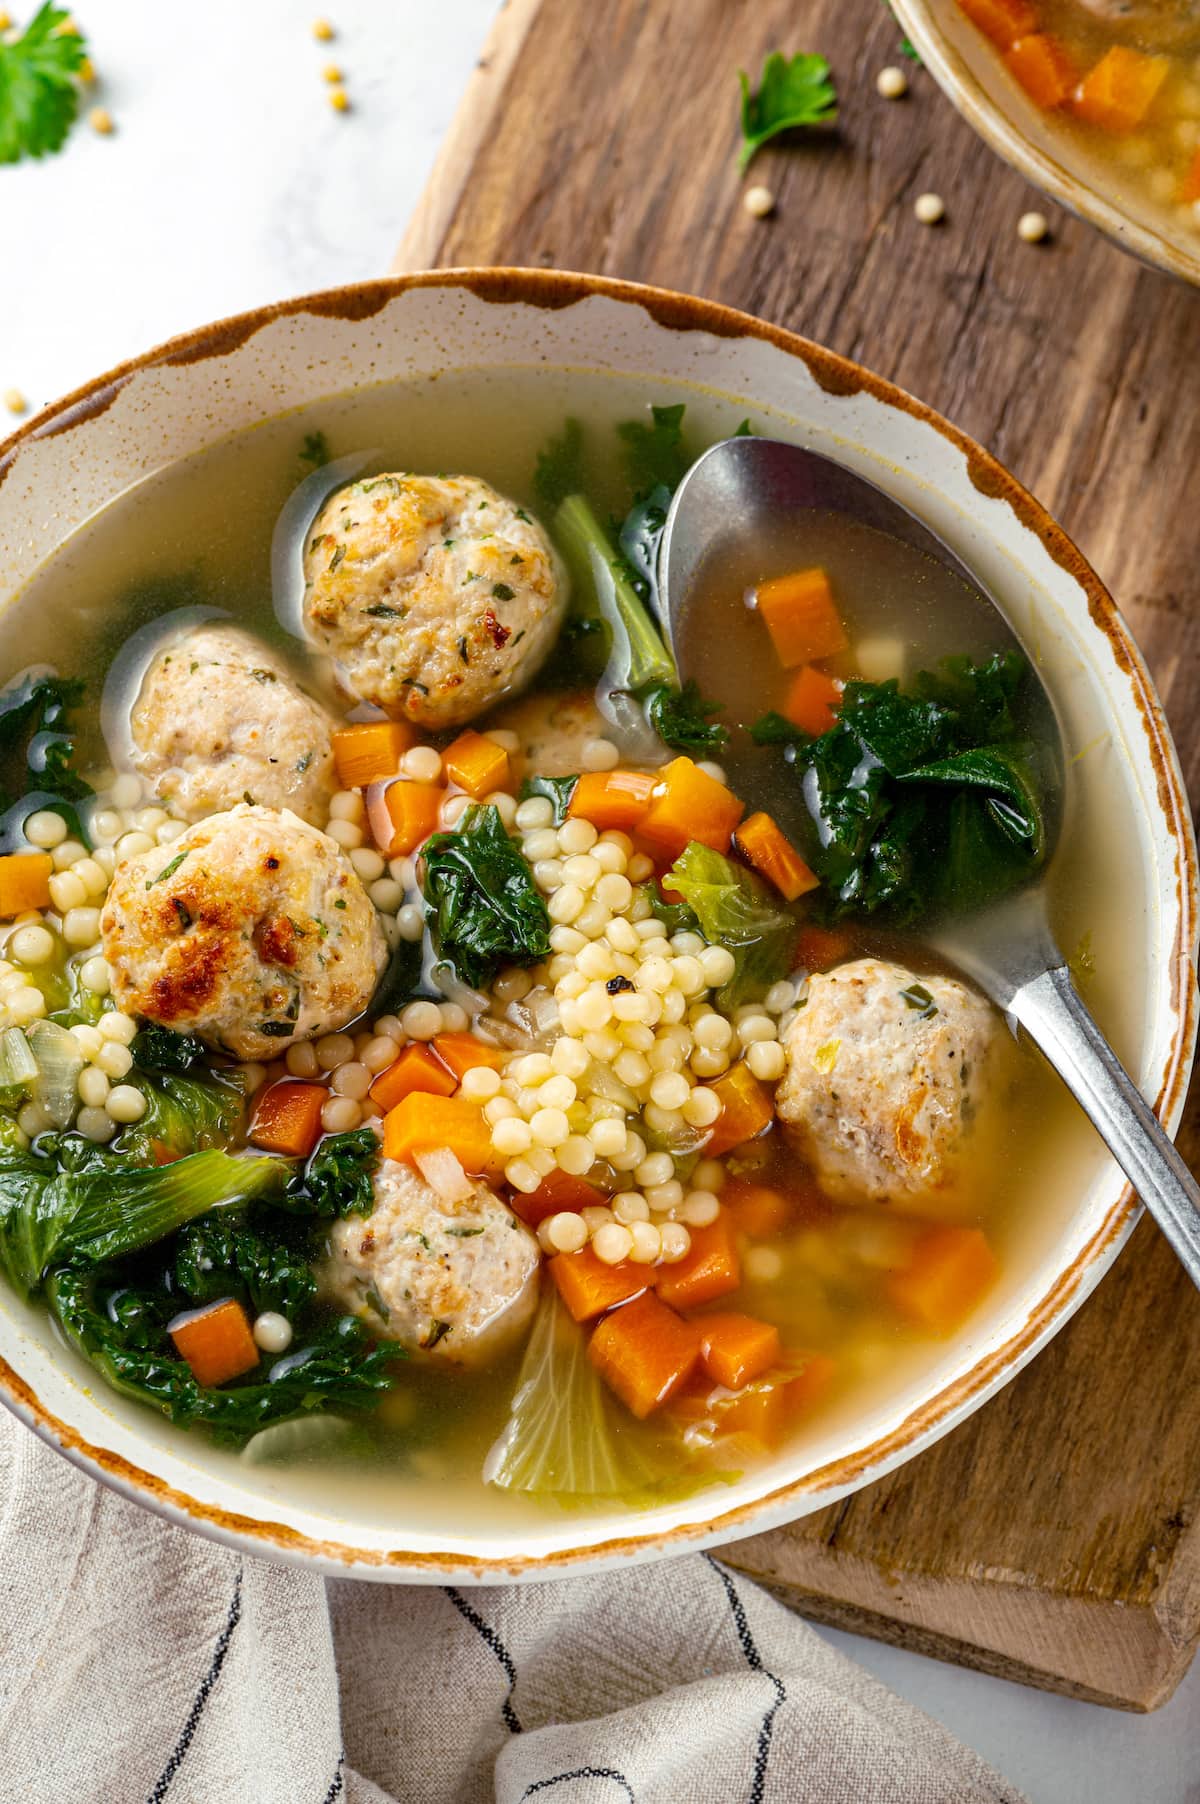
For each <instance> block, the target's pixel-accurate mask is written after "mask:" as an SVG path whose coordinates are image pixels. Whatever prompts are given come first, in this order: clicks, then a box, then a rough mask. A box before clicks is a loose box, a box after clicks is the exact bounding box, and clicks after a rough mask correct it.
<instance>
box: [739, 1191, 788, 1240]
mask: <svg viewBox="0 0 1200 1804" xmlns="http://www.w3.org/2000/svg"><path fill="white" fill-rule="evenodd" d="M721 1207H722V1209H728V1210H729V1212H730V1214H731V1215H732V1216H733V1220H734V1225H735V1227H736V1228H737V1229H738V1230H739V1232H740V1233H742V1234H749V1236H750V1238H751V1240H770V1239H771V1238H772V1236H773V1235H776V1234H782V1233H783V1231H784V1229H785V1228H787V1227H790V1226H791V1223H792V1221H793V1220H794V1219H795V1213H796V1212H795V1209H794V1208H793V1206H792V1203H791V1201H790V1200H789V1198H788V1197H787V1196H786V1195H785V1194H784V1192H783V1191H782V1190H776V1189H775V1188H774V1187H773V1186H772V1185H770V1184H755V1183H753V1182H752V1181H751V1180H750V1179H749V1178H726V1180H725V1182H724V1184H722V1186H721Z"/></svg>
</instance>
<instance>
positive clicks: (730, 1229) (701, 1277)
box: [654, 1211, 742, 1309]
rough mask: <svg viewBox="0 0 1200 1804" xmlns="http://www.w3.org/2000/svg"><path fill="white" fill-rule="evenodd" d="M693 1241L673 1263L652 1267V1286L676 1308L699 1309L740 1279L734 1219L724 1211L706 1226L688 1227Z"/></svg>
mask: <svg viewBox="0 0 1200 1804" xmlns="http://www.w3.org/2000/svg"><path fill="white" fill-rule="evenodd" d="M688 1232H689V1233H690V1234H691V1237H692V1244H691V1246H690V1247H689V1248H688V1250H687V1252H686V1253H685V1254H684V1256H683V1258H682V1259H680V1260H679V1261H678V1262H677V1263H676V1264H675V1265H659V1266H656V1267H655V1268H654V1288H655V1290H657V1292H658V1294H659V1296H660V1297H661V1298H662V1300H663V1302H664V1303H670V1304H672V1305H673V1306H674V1307H675V1308H676V1309H699V1308H700V1306H701V1304H702V1303H713V1302H715V1301H716V1299H717V1298H718V1297H723V1296H725V1295H726V1294H727V1292H729V1291H731V1290H736V1289H737V1287H738V1285H739V1284H740V1283H741V1281H742V1271H741V1264H740V1262H739V1260H738V1255H737V1246H736V1244H735V1236H734V1226H733V1220H732V1218H731V1217H730V1216H728V1215H726V1214H725V1212H724V1211H722V1212H721V1214H720V1215H718V1217H717V1219H716V1221H714V1222H710V1223H709V1225H708V1226H707V1227H706V1228H690V1229H689V1230H688Z"/></svg>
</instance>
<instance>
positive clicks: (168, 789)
mask: <svg viewBox="0 0 1200 1804" xmlns="http://www.w3.org/2000/svg"><path fill="white" fill-rule="evenodd" d="M130 726H131V729H132V733H133V745H134V752H133V762H134V765H135V766H136V768H137V769H138V770H139V771H140V772H141V773H142V775H143V776H144V777H147V778H148V779H149V780H150V782H151V783H153V785H154V788H155V792H156V793H157V794H158V795H159V796H161V797H162V799H163V801H164V802H169V803H170V804H171V806H172V808H173V809H174V810H175V811H176V812H177V813H179V814H182V815H186V817H187V818H188V819H189V820H199V819H200V818H201V817H202V816H203V815H206V814H215V813H216V812H217V811H218V810H219V809H223V808H232V807H234V806H235V805H236V804H237V803H238V802H260V803H262V805H263V806H264V807H266V808H290V809H292V811H293V812H294V813H295V814H299V815H301V816H302V817H303V819H305V820H309V821H318V820H323V819H324V818H325V815H326V812H327V810H326V804H327V802H328V800H329V797H330V795H331V794H332V792H333V789H334V787H335V779H334V767H333V750H332V747H331V745H330V741H329V733H330V722H329V717H328V715H327V714H326V712H325V710H324V708H322V707H321V706H320V705H319V704H318V703H317V702H315V701H313V700H312V698H311V697H310V696H307V695H305V693H304V691H303V690H302V689H300V688H299V687H298V686H297V683H296V680H295V678H294V677H293V675H292V673H291V671H290V670H289V669H288V667H287V665H286V664H284V663H283V662H282V660H281V659H280V658H278V657H277V656H276V655H275V653H274V652H273V651H269V650H268V649H267V647H266V646H265V645H263V644H262V643H261V641H260V640H258V639H256V638H255V637H254V635H253V634H252V633H248V632H245V631H243V629H242V628H241V627H236V626H227V625H225V624H224V623H223V622H211V623H209V624H206V625H203V626H198V627H196V628H194V629H193V631H191V632H190V633H189V634H188V635H187V636H186V638H183V639H180V640H176V641H175V642H174V643H172V644H169V645H166V646H164V648H163V650H162V651H160V652H159V654H158V656H157V657H156V658H155V659H154V662H153V663H152V664H151V666H150V668H149V670H148V671H147V672H146V675H145V677H144V678H143V681H142V687H141V691H140V693H139V695H138V698H137V701H136V702H135V703H134V706H133V713H132V715H131V717H130Z"/></svg>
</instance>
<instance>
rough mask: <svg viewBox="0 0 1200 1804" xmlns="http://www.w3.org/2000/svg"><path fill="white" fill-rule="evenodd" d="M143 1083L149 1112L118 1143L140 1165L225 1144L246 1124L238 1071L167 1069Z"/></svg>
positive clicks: (123, 1151) (123, 1129)
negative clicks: (198, 1073)
mask: <svg viewBox="0 0 1200 1804" xmlns="http://www.w3.org/2000/svg"><path fill="white" fill-rule="evenodd" d="M139 1087H140V1089H141V1092H142V1094H143V1096H144V1097H145V1098H146V1113H145V1114H144V1115H143V1116H142V1118H141V1120H140V1121H135V1122H133V1123H132V1124H131V1125H130V1126H129V1127H126V1128H122V1130H121V1134H120V1138H119V1139H118V1141H117V1142H116V1145H117V1147H118V1150H119V1151H120V1152H121V1153H123V1154H124V1155H125V1156H126V1157H127V1158H133V1159H135V1160H137V1161H138V1162H139V1163H142V1164H154V1163H155V1162H156V1161H158V1160H161V1159H162V1158H163V1156H164V1155H166V1156H168V1157H173V1158H178V1157H179V1156H180V1154H182V1153H194V1152H201V1151H203V1150H204V1149H205V1148H206V1147H213V1146H224V1145H225V1144H226V1143H227V1141H228V1140H229V1138H230V1136H231V1135H232V1134H233V1133H234V1132H235V1130H236V1129H237V1128H238V1127H239V1126H240V1125H241V1119H242V1110H243V1108H244V1107H245V1097H244V1095H243V1093H242V1084H241V1077H240V1075H239V1074H238V1073H237V1072H235V1071H229V1072H227V1073H218V1072H216V1071H209V1072H208V1073H206V1075H205V1076H204V1077H179V1076H177V1075H176V1074H175V1073H174V1072H169V1071H163V1072H160V1073H159V1074H158V1076H157V1077H155V1078H154V1079H153V1080H152V1081H151V1080H147V1081H145V1082H144V1083H142V1084H141V1085H140V1086H139Z"/></svg>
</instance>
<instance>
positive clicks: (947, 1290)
mask: <svg viewBox="0 0 1200 1804" xmlns="http://www.w3.org/2000/svg"><path fill="white" fill-rule="evenodd" d="M999 1269H1000V1268H999V1263H998V1261H997V1259H996V1255H995V1254H994V1253H993V1251H992V1249H991V1247H990V1246H989V1245H988V1243H987V1239H986V1237H985V1236H984V1234H983V1232H982V1230H981V1229H979V1228H930V1229H929V1231H928V1232H927V1233H925V1234H922V1236H921V1238H920V1239H919V1240H918V1241H917V1243H916V1245H915V1247H914V1248H913V1255H912V1261H911V1263H910V1264H909V1265H908V1266H907V1267H906V1268H905V1269H904V1270H903V1271H900V1272H894V1273H893V1274H892V1276H891V1278H890V1279H889V1281H888V1293H889V1295H890V1296H891V1299H892V1301H893V1303H895V1305H896V1307H897V1308H898V1309H900V1310H902V1311H903V1313H904V1314H905V1315H907V1316H909V1317H910V1318H911V1319H912V1320H913V1321H914V1322H918V1323H919V1324H920V1326H921V1327H922V1328H928V1329H930V1330H931V1331H932V1332H933V1333H934V1334H949V1333H951V1331H952V1330H953V1329H955V1328H957V1327H958V1326H959V1324H960V1322H963V1321H965V1320H966V1318H967V1316H968V1315H970V1313H971V1311H972V1310H973V1309H974V1307H975V1305H976V1303H978V1301H979V1299H980V1297H982V1295H983V1293H984V1291H986V1290H987V1289H988V1288H989V1287H990V1286H991V1284H992V1283H993V1282H994V1281H995V1277H996V1273H997V1271H998V1270H999Z"/></svg>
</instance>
